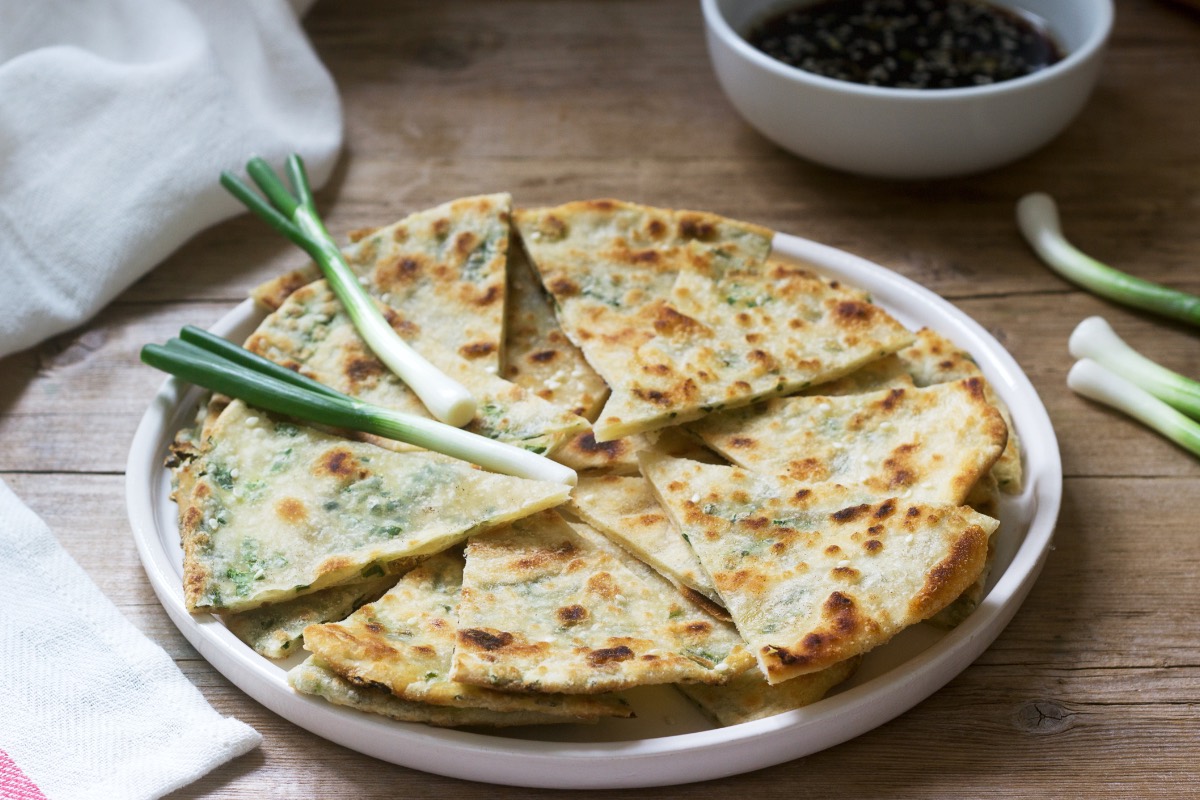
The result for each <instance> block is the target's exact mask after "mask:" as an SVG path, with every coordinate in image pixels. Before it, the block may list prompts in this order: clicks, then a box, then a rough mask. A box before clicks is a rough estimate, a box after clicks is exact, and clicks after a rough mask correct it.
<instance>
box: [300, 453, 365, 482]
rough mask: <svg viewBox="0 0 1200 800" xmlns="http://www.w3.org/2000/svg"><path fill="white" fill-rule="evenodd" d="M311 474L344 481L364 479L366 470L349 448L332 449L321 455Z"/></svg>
mask: <svg viewBox="0 0 1200 800" xmlns="http://www.w3.org/2000/svg"><path fill="white" fill-rule="evenodd" d="M313 472H314V473H315V474H317V475H328V476H331V477H334V478H340V479H345V478H361V477H365V476H366V473H367V470H366V469H364V468H363V465H362V463H361V462H359V460H358V459H357V458H355V456H354V453H353V452H351V451H350V449H349V448H346V447H334V448H332V449H330V450H327V451H325V453H323V454H322V455H321V457H320V458H319V459H318V460H317V463H316V465H315V466H314V467H313Z"/></svg>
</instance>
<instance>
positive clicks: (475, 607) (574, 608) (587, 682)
mask: <svg viewBox="0 0 1200 800" xmlns="http://www.w3.org/2000/svg"><path fill="white" fill-rule="evenodd" d="M466 552H467V566H466V570H465V572H464V576H463V592H462V599H461V600H460V602H459V606H458V618H459V631H458V645H457V647H456V648H455V652H454V667H453V671H452V672H451V677H452V678H453V679H454V680H458V681H461V682H463V683H472V684H476V685H479V686H491V687H495V688H498V689H505V690H510V691H525V692H567V693H572V694H576V693H578V694H593V693H597V692H606V691H613V690H619V689H625V688H629V687H633V686H640V685H646V684H660V683H677V682H682V681H698V682H701V683H723V682H725V681H727V680H728V679H729V678H731V677H732V676H733V675H735V674H737V673H738V672H740V671H742V670H743V669H745V668H746V667H747V666H748V665H749V664H751V663H753V659H752V658H751V657H750V656H749V654H748V653H747V652H746V649H745V645H744V644H743V642H742V640H741V638H740V637H739V636H738V635H737V632H736V631H735V630H734V629H733V627H732V626H731V625H729V624H728V623H724V622H721V621H719V620H717V619H715V618H713V617H712V616H710V615H709V614H707V613H705V612H704V611H703V610H702V609H701V608H700V607H699V606H697V605H695V604H693V603H691V602H690V601H688V600H687V599H686V598H684V597H683V596H682V595H680V594H679V593H678V592H676V591H675V590H674V588H673V587H672V586H671V585H670V584H669V583H668V582H667V581H666V580H664V579H662V578H661V577H659V576H658V575H656V574H655V573H654V572H653V571H652V570H650V569H649V568H647V567H645V566H644V565H636V564H635V563H628V564H627V563H626V559H628V558H629V557H628V556H627V555H626V554H624V553H622V552H621V551H620V549H619V548H617V547H616V546H615V545H612V544H611V543H610V542H608V541H606V540H605V539H604V538H603V537H602V536H600V535H599V534H597V533H595V532H594V531H588V530H587V529H586V526H579V527H578V528H573V527H572V526H570V525H568V524H567V523H566V521H565V520H563V519H562V517H560V516H559V515H558V514H557V513H556V512H546V513H543V514H538V515H536V516H533V517H529V518H526V519H522V520H518V521H517V522H515V523H513V524H512V525H509V526H506V527H504V528H502V529H499V530H496V531H493V532H491V533H488V534H486V535H482V536H476V537H473V538H472V539H471V540H470V542H469V543H468V545H467V551H466ZM630 561H631V562H632V559H630Z"/></svg>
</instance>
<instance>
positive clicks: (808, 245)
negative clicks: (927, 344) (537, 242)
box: [125, 233, 1062, 789]
mask: <svg viewBox="0 0 1200 800" xmlns="http://www.w3.org/2000/svg"><path fill="white" fill-rule="evenodd" d="M772 255H774V256H782V257H784V258H790V259H796V260H800V261H805V262H809V263H811V264H812V265H813V266H815V267H816V268H817V269H818V270H819V271H822V272H829V273H833V274H834V275H836V276H837V277H839V278H841V279H844V280H846V282H847V283H849V284H851V285H855V286H858V287H859V288H864V289H867V290H868V291H869V292H870V293H871V294H872V295H873V296H875V297H877V298H878V299H879V300H880V304H881V305H882V306H883V307H885V308H888V309H889V310H890V311H892V312H893V313H894V314H897V315H898V316H899V317H900V318H901V319H902V321H903V318H904V317H905V316H908V317H917V318H919V317H922V316H927V315H933V316H936V317H939V319H944V320H948V321H949V322H950V323H952V324H951V327H952V328H953V331H947V330H943V329H942V326H941V325H940V324H939V325H938V326H937V327H938V329H939V333H942V334H943V335H946V336H948V337H949V338H951V339H952V340H954V341H955V343H956V344H958V345H959V346H960V347H963V348H964V349H966V350H967V351H968V352H970V353H971V354H972V355H973V356H974V357H975V358H976V360H977V361H978V362H979V364H980V368H981V369H982V370H983V371H984V374H985V376H986V377H987V378H988V380H989V381H990V382H992V384H993V386H994V387H995V389H996V391H997V392H998V393H999V394H1000V396H1001V397H1002V398H1003V399H1004V400H1005V401H1006V402H1007V403H1008V405H1009V407H1010V409H1012V411H1013V416H1014V420H1015V421H1016V423H1017V425H1018V427H1019V428H1020V431H1021V440H1022V444H1023V449H1024V462H1025V464H1024V469H1025V475H1026V481H1025V486H1024V487H1023V492H1022V495H1021V502H1022V503H1023V504H1024V505H1025V506H1026V507H1027V508H1028V509H1031V510H1032V516H1030V517H1029V519H1028V522H1027V524H1026V525H1025V531H1024V536H1023V538H1022V540H1021V542H1020V544H1019V546H1018V547H1017V549H1016V551H1015V552H1014V554H1013V557H1012V561H1011V562H1010V563H1009V564H1008V566H1007V568H1006V569H1005V571H1004V572H1003V574H1001V575H1000V576H999V578H998V579H997V580H996V582H995V584H994V585H993V587H992V589H991V590H990V591H989V592H988V594H987V596H986V597H985V598H984V599H983V601H982V602H981V603H980V605H979V607H978V608H977V609H976V610H975V612H974V613H972V615H971V616H970V617H968V618H967V620H965V621H964V622H963V623H962V624H960V625H959V626H958V627H957V628H955V629H954V630H952V631H950V632H949V633H947V634H946V635H945V636H944V637H943V638H942V639H940V640H939V641H937V642H935V643H934V644H932V645H931V646H929V647H927V648H926V649H925V650H923V651H921V652H919V653H917V654H916V655H914V656H912V657H910V658H908V659H906V660H905V661H904V662H903V663H902V664H901V665H900V667H896V668H893V669H891V670H889V671H887V672H885V673H884V674H881V675H878V676H876V677H874V678H872V679H870V680H868V681H866V682H864V683H862V684H860V685H858V686H854V687H852V688H850V689H847V690H845V691H843V692H841V693H839V694H837V695H834V696H832V697H830V698H827V699H825V700H822V701H820V702H819V703H817V704H814V705H813V706H808V707H806V708H803V709H798V710H795V711H789V712H785V713H783V714H778V715H775V716H772V717H768V718H766V719H762V720H756V721H753V722H746V723H742V724H740V725H734V726H728V727H723V728H714V729H712V730H707V731H699V732H690V733H681V734H676V735H671V736H661V737H656V738H648V739H637V740H625V741H615V742H550V741H542V740H528V739H516V738H509V737H503V736H495V735H490V734H483V733H475V732H470V731H460V730H452V729H440V728H432V727H429V726H425V725H420V724H415V723H402V722H396V721H393V720H389V719H385V718H374V717H373V716H372V715H369V714H362V713H361V712H356V711H354V710H352V709H348V708H341V707H337V706H334V705H332V704H330V703H327V702H325V701H323V700H321V699H319V698H314V697H308V696H304V695H299V694H297V693H295V692H293V691H292V689H291V688H290V687H289V686H288V685H287V683H286V680H285V679H284V678H283V670H282V668H281V667H280V666H279V665H277V664H275V663H273V662H271V661H270V660H268V659H265V658H263V657H262V656H259V655H258V654H256V653H254V652H253V651H252V650H250V649H249V648H248V647H246V646H245V645H243V644H242V643H241V642H240V641H239V640H238V639H237V638H236V637H234V636H233V634H232V633H230V632H229V631H228V630H227V629H226V628H225V626H224V625H222V624H221V623H220V622H219V621H218V620H217V619H216V618H215V617H214V616H213V615H211V614H196V615H193V614H191V613H190V612H188V611H187V609H186V607H185V605H184V602H183V594H182V589H181V586H180V583H179V577H178V573H177V572H176V571H175V568H174V567H173V565H172V563H171V556H170V554H168V553H167V550H166V548H165V547H164V545H163V541H162V538H161V535H162V534H161V532H160V531H159V528H158V524H157V516H156V513H155V510H154V509H155V496H156V494H158V493H159V492H160V488H161V480H162V471H161V470H162V465H161V457H162V455H163V448H164V445H165V442H169V441H170V437H171V435H173V433H174V431H173V430H171V431H167V430H166V427H167V424H168V423H169V422H170V421H171V419H172V417H173V416H174V415H177V413H178V410H179V408H180V405H181V403H183V402H184V401H185V400H186V399H187V397H188V395H189V393H193V394H195V395H198V394H199V391H198V390H196V389H194V388H193V387H190V386H188V385H186V384H184V383H183V382H181V381H179V380H177V379H175V378H168V379H167V380H165V381H164V382H163V383H162V385H161V386H160V388H159V390H158V392H157V393H156V394H155V396H154V399H153V400H152V402H151V403H150V405H149V407H148V408H147V409H146V411H145V413H144V414H143V416H142V418H141V420H140V421H139V424H138V427H137V431H136V433H135V434H134V438H133V441H132V443H131V446H130V452H129V457H128V459H127V463H126V481H125V489H126V507H127V511H128V514H129V519H130V524H131V527H132V530H133V535H134V540H135V543H136V546H137V551H138V556H139V559H140V560H141V562H142V566H143V568H144V570H145V571H146V574H147V577H148V578H149V580H150V583H151V586H152V588H153V590H154V592H155V595H156V596H157V597H158V600H159V602H160V603H161V604H162V605H163V607H164V609H165V610H166V612H167V614H168V616H169V617H170V619H171V621H172V622H173V623H174V624H175V626H176V627H177V628H178V629H179V630H180V632H181V633H182V634H183V636H184V637H185V638H186V639H187V640H188V641H189V642H190V643H191V644H192V646H193V647H195V648H196V650H197V651H198V652H199V653H200V655H201V656H202V657H203V658H204V659H205V660H206V661H208V662H209V663H210V664H211V665H212V666H213V667H214V668H215V669H216V670H217V671H218V672H220V673H221V674H223V675H224V676H225V677H226V678H227V679H229V680H230V681H231V682H232V683H233V684H234V685H236V686H237V687H238V688H239V689H240V690H242V691H243V692H245V693H246V694H248V695H249V696H250V697H252V698H253V699H255V700H256V701H257V702H259V703H261V704H262V705H264V706H266V707H267V708H268V709H270V710H271V711H273V712H275V713H277V714H279V715H280V716H282V717H284V718H285V719H287V720H289V721H290V722H292V723H293V724H296V725H298V726H299V727H301V728H304V729H306V730H308V731H310V732H312V733H314V734H316V735H318V736H321V737H323V738H325V739H328V740H330V741H333V742H335V743H337V744H340V745H343V746H345V747H348V748H350V749H352V750H356V751H358V752H361V753H363V754H365V755H369V756H372V757H375V758H379V759H381V760H383V761H387V762H390V763H394V764H398V765H400V766H405V767H409V768H412V769H417V770H422V771H425V772H431V773H435V774H439V775H444V776H447V777H453V778H460V779H466V780H473V781H480V782H484V783H492V784H501V785H509V786H519V787H527V788H547V789H626V788H648V787H654V786H666V785H675V784H682V783H692V782H697V781H703V780H712V779H716V778H722V777H728V776H730V775H735V774H741V773H745V772H750V771H752V770H756V769H761V768H763V767H768V766H772V765H775V764H779V763H783V762H785V761H789V760H792V759H794V758H799V757H802V756H806V755H810V754H812V753H815V752H818V751H820V750H824V749H826V748H828V747H832V746H834V745H837V744H840V743H841V742H844V741H846V740H848V739H851V738H854V737H856V736H859V735H861V734H863V733H866V732H867V731H869V730H872V729H873V728H875V727H877V726H879V725H882V724H883V723H885V722H888V721H890V720H891V719H894V718H895V717H897V716H899V715H900V714H902V713H904V712H905V711H907V710H908V709H910V708H912V707H913V706H915V705H917V704H918V703H920V702H921V701H923V700H924V699H926V698H927V697H929V696H930V695H931V694H933V693H934V692H936V691H937V690H938V689H940V688H941V687H942V686H944V685H945V684H946V683H948V682H949V681H950V680H951V679H952V678H954V677H955V676H957V675H958V674H959V673H960V672H962V671H963V670H964V669H965V668H966V667H967V666H968V665H969V664H970V663H971V662H972V661H974V660H975V659H976V658H978V657H979V655H980V654H982V653H983V651H984V650H986V649H987V648H988V647H989V646H990V645H991V644H992V642H993V641H994V640H995V639H996V638H997V637H998V636H999V634H1000V632H1001V631H1002V630H1003V629H1004V627H1005V626H1006V625H1007V624H1008V622H1009V621H1010V620H1011V619H1012V617H1013V615H1014V614H1015V613H1016V611H1017V609H1018V608H1019V607H1020V605H1021V604H1022V603H1023V602H1024V599H1025V597H1026V595H1027V594H1028V592H1029V590H1030V589H1031V588H1032V586H1033V583H1034V582H1035V581H1036V579H1037V577H1038V575H1039V574H1040V572H1041V570H1042V567H1043V565H1044V563H1045V559H1046V556H1047V554H1048V553H1049V550H1050V545H1051V542H1052V539H1053V534H1054V528H1055V525H1056V523H1057V519H1058V513H1059V509H1060V506H1061V501H1062V460H1061V455H1060V452H1059V448H1058V443H1057V438H1056V436H1055V434H1054V429H1053V426H1052V424H1051V422H1050V417H1049V414H1048V412H1047V411H1046V408H1045V406H1044V405H1043V403H1042V402H1041V399H1040V397H1039V396H1038V394H1037V391H1036V389H1035V388H1034V387H1033V384H1032V383H1031V382H1030V381H1029V378H1028V376H1027V375H1025V373H1024V372H1023V371H1022V370H1021V368H1020V366H1019V365H1018V364H1017V362H1016V361H1015V359H1013V357H1012V356H1011V355H1010V354H1009V353H1008V352H1007V350H1005V349H1004V347H1003V346H1002V345H1001V344H1000V343H999V342H998V341H996V339H995V338H994V337H993V336H991V334H989V333H988V332H987V331H986V330H985V329H984V328H983V327H982V326H981V325H979V323H977V322H976V321H975V320H974V319H972V318H971V317H970V316H968V315H967V314H966V313H964V312H963V311H961V310H959V309H958V308H957V307H955V306H954V305H953V304H952V303H950V302H949V301H947V300H945V299H944V298H942V297H941V296H939V295H937V294H936V293H934V292H933V291H932V290H930V289H927V288H926V287H924V286H922V285H920V284H918V283H916V282H915V281H913V280H911V279H909V278H906V277H904V276H902V275H900V274H899V273H896V272H894V271H892V270H889V269H887V268H886V267H883V266H881V265H879V264H876V263H874V262H872V261H869V260H867V259H865V258H862V257H860V256H857V255H854V254H852V253H849V252H846V251H844V250H840V249H838V248H834V247H831V246H829V245H824V244H820V243H818V242H815V241H812V240H809V239H804V238H801V237H798V236H793V235H790V234H785V233H776V234H775V237H774V240H773V249H772ZM254 313H255V307H254V303H253V301H252V300H249V299H247V300H244V301H243V302H242V303H240V304H239V305H237V306H236V307H234V308H233V309H232V310H231V311H229V312H228V313H227V314H226V315H225V316H223V317H222V318H221V319H220V320H219V321H218V322H217V323H216V324H215V325H214V326H213V331H214V332H216V333H219V334H225V333H228V332H229V331H230V330H233V329H235V328H236V327H238V326H239V325H240V324H246V322H247V321H248V320H249V319H250V315H252V314H254ZM955 334H957V335H955ZM964 339H965V340H964ZM1017 399H1019V400H1021V402H1020V403H1015V402H1014V400H1017ZM1018 409H1020V411H1019V413H1018ZM164 437H165V438H164ZM159 499H161V498H159ZM617 757H619V758H617Z"/></svg>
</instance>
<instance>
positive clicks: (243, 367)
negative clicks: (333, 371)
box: [142, 330, 576, 485]
mask: <svg viewBox="0 0 1200 800" xmlns="http://www.w3.org/2000/svg"><path fill="white" fill-rule="evenodd" d="M183 335H184V336H186V338H187V339H190V340H191V341H188V340H186V339H184V338H179V339H171V340H169V341H168V342H167V343H166V344H165V345H157V344H148V345H146V346H145V347H143V348H142V361H144V362H145V363H146V364H149V365H150V366H152V367H155V368H156V369H160V370H162V371H164V372H168V373H170V374H172V375H174V376H176V377H178V378H180V379H182V380H185V381H187V382H189V383H193V384H196V385H197V386H203V387H204V388H206V389H211V390H212V391H214V392H220V393H221V394H226V395H229V396H230V397H236V398H239V399H241V400H243V401H245V402H246V403H247V404H249V405H252V406H255V407H257V408H261V409H264V410H266V411H272V412H274V413H277V414H283V415H286V416H289V417H295V418H298V419H304V420H309V421H311V422H315V423H318V424H321V425H326V426H330V427H334V428H343V429H349V430H357V431H363V432H366V433H373V434H376V435H378V436H383V437H386V438H389V439H395V440H397V441H401V442H407V443H409V444H412V445H416V446H417V447H423V448H425V449H427V450H432V451H435V452H438V453H442V454H443V455H448V456H451V457H453V458H460V459H463V460H464V461H470V462H471V463H473V464H478V465H479V466H481V467H483V468H484V469H489V470H492V471H493V472H500V473H503V474H505V475H515V476H517V477H521V478H529V479H531V480H544V481H554V482H555V483H565V484H568V485H574V484H575V482H576V474H575V471H574V470H573V469H571V468H570V467H566V466H564V465H562V464H559V463H557V462H554V461H551V460H550V459H548V458H546V457H545V456H541V455H537V454H535V453H531V452H529V451H528V450H524V449H522V448H520V447H515V446H513V445H510V444H506V443H504V442H498V441H496V440H494V439H489V438H487V437H486V436H480V435H478V434H474V433H470V432H468V431H464V430H461V429H459V428H456V427H453V426H450V425H446V424H443V423H441V422H437V421H435V420H431V419H427V418H425V417H418V416H415V415H412V414H405V413H403V412H400V411H395V410H393V409H389V408H383V407H381V406H376V405H372V404H370V403H364V402H362V401H361V400H358V399H356V398H353V397H349V396H347V395H344V394H342V393H341V392H337V391H335V390H334V389H331V388H329V387H321V388H320V389H319V390H318V389H315V388H313V387H312V386H310V385H308V383H309V379H308V378H306V377H304V376H302V375H297V374H296V373H292V372H291V371H290V370H285V369H283V368H282V367H278V365H275V364H271V363H270V362H267V361H266V359H262V358H261V357H260V356H257V355H255V354H253V353H250V352H249V351H243V353H241V354H232V355H231V354H229V353H228V352H227V351H228V348H225V347H223V346H220V345H216V344H214V343H213V342H212V341H211V339H210V337H208V336H199V335H197V334H196V332H195V330H187V331H186V332H185V333H184V334H183ZM212 338H215V337H212ZM197 342H199V344H198V343H197ZM231 347H232V345H231ZM236 349H239V350H240V349H241V348H236ZM260 362H265V365H269V367H270V368H267V366H265V365H264V363H260ZM279 370H282V371H283V372H284V373H289V374H286V375H284V374H280V373H279Z"/></svg>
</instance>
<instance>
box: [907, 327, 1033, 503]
mask: <svg viewBox="0 0 1200 800" xmlns="http://www.w3.org/2000/svg"><path fill="white" fill-rule="evenodd" d="M916 337H917V338H916V341H915V342H913V344H912V345H911V346H909V347H906V348H904V349H903V350H901V351H900V352H899V353H897V356H898V357H899V358H900V360H901V362H902V363H903V364H904V368H905V369H906V370H907V371H908V372H909V373H910V374H911V375H912V377H913V381H914V382H915V383H916V385H917V386H932V385H934V384H938V383H945V382H947V381H956V380H961V379H963V378H982V377H983V372H982V371H981V370H980V369H979V365H978V364H976V363H975V359H974V358H972V357H971V354H970V353H968V352H967V351H966V350H963V349H962V348H960V347H958V346H957V345H955V344H954V343H953V342H951V341H950V340H949V339H947V338H946V337H944V336H942V335H941V334H940V333H936V332H935V331H932V330H930V329H929V328H922V329H921V330H919V331H917V334H916ZM985 386H986V396H987V401H988V402H989V403H991V404H992V405H993V406H995V407H996V409H997V410H998V411H999V412H1000V415H1001V416H1003V417H1004V421H1005V423H1006V424H1007V425H1008V441H1007V443H1006V444H1005V445H1004V452H1003V453H1001V454H1000V458H999V459H998V460H997V461H996V464H995V466H994V467H992V472H993V474H995V476H996V481H997V482H998V483H999V485H1000V491H1002V492H1004V493H1005V494H1020V493H1021V486H1022V483H1023V481H1024V479H1023V477H1022V468H1021V441H1020V439H1019V438H1018V436H1017V430H1016V428H1015V427H1014V426H1013V420H1012V413H1011V412H1010V411H1009V410H1008V406H1006V405H1005V404H1004V401H1003V400H1001V399H1000V396H999V395H997V394H996V392H995V390H994V389H993V388H992V387H991V385H990V384H985Z"/></svg>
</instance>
